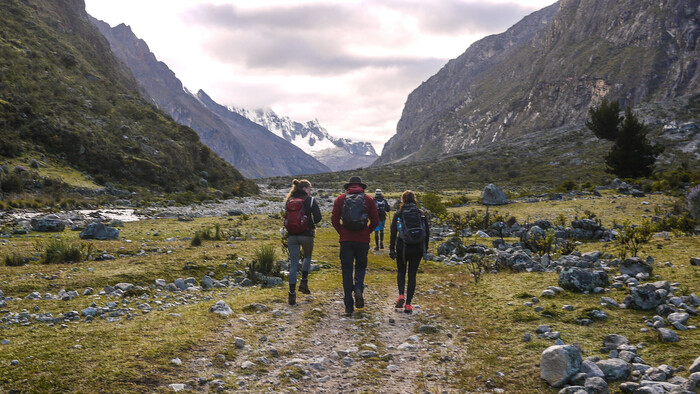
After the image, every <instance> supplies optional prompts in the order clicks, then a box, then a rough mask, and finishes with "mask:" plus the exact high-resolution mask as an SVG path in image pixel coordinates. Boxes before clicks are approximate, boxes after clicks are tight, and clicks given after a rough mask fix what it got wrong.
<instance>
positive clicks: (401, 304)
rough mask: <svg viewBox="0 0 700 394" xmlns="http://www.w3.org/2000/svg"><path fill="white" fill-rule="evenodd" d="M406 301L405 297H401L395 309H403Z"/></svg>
mask: <svg viewBox="0 0 700 394" xmlns="http://www.w3.org/2000/svg"><path fill="white" fill-rule="evenodd" d="M404 301H406V299H405V298H404V296H402V295H400V296H399V299H398V300H396V304H395V305H394V308H403V303H404Z"/></svg>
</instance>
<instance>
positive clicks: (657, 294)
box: [624, 283, 668, 310]
mask: <svg viewBox="0 0 700 394" xmlns="http://www.w3.org/2000/svg"><path fill="white" fill-rule="evenodd" d="M667 294H668V292H667V291H666V290H664V289H659V288H657V286H656V285H655V283H646V284H643V285H639V286H636V287H633V288H631V289H630V294H629V295H628V296H627V297H625V302H624V303H625V304H626V305H627V306H628V307H630V308H633V309H640V310H649V309H654V308H656V307H657V306H659V305H661V304H663V303H664V300H665V299H666V295H667Z"/></svg>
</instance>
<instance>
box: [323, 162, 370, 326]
mask: <svg viewBox="0 0 700 394" xmlns="http://www.w3.org/2000/svg"><path fill="white" fill-rule="evenodd" d="M343 189H345V193H343V194H341V195H339V196H338V197H337V198H336V199H335V203H333V214H332V216H331V223H333V227H334V228H335V231H337V232H338V234H339V235H340V239H339V242H340V268H341V270H342V272H343V292H344V297H343V301H344V303H345V315H346V316H350V315H352V313H353V311H354V307H357V308H364V306H365V299H364V296H363V291H364V289H365V270H366V269H367V254H368V253H369V243H370V234H371V233H372V231H373V230H374V229H375V228H376V227H377V226H378V225H379V215H378V214H377V205H376V204H375V203H374V199H373V198H372V197H371V196H368V195H366V194H365V189H367V185H365V184H364V183H362V180H361V179H360V177H359V176H353V177H350V181H348V183H346V184H345V185H344V186H343ZM353 263H354V277H353ZM353 293H354V294H355V302H354V306H353V298H352V297H353Z"/></svg>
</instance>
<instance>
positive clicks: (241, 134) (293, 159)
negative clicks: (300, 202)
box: [91, 18, 329, 178]
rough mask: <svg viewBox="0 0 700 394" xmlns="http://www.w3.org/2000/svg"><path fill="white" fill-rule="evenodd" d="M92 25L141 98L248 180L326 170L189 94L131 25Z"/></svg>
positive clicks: (279, 140)
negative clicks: (135, 83)
mask: <svg viewBox="0 0 700 394" xmlns="http://www.w3.org/2000/svg"><path fill="white" fill-rule="evenodd" d="M91 20H92V22H93V23H94V24H95V25H96V26H97V27H98V28H99V29H100V31H101V32H102V34H103V35H104V36H105V37H106V38H107V40H108V41H109V43H110V46H111V48H112V51H113V52H114V54H115V55H116V56H117V57H118V58H120V59H121V60H122V61H124V62H125V63H126V64H127V66H128V67H129V69H131V71H132V72H133V73H134V76H135V77H136V79H137V80H138V82H139V83H140V84H141V86H142V90H143V93H144V94H145V95H147V96H148V97H150V98H151V99H152V100H153V101H154V103H155V104H156V105H157V106H158V107H159V108H161V109H162V110H163V111H165V112H167V113H168V114H170V116H172V117H173V119H175V121H177V122H178V123H181V124H184V125H186V126H189V127H192V128H193V129H194V130H195V131H196V132H197V133H198V134H199V136H200V138H201V139H202V142H203V143H204V144H206V145H207V146H209V147H210V148H211V149H212V150H213V151H214V152H216V153H217V154H218V155H219V156H221V157H222V158H223V159H224V160H226V161H228V162H229V163H231V164H233V165H234V166H235V167H236V168H238V169H239V170H240V171H241V172H242V173H243V174H245V175H246V176H249V177H253V178H258V177H266V176H274V175H294V174H308V173H317V172H325V171H329V168H328V167H326V166H325V165H323V164H321V163H320V162H319V161H317V160H316V159H314V158H313V157H311V156H309V155H307V154H306V153H304V151H302V150H301V149H299V148H297V147H296V146H294V145H293V144H291V143H289V142H287V141H285V140H284V139H283V138H280V137H278V136H276V135H275V134H273V133H271V132H270V131H269V130H267V129H265V128H264V127H262V126H260V125H258V124H256V123H254V122H251V121H250V120H248V119H246V118H245V117H243V116H241V115H239V114H237V113H229V111H226V110H225V108H223V107H221V106H220V105H219V104H217V103H215V102H214V101H213V100H211V98H209V96H207V95H206V93H204V92H202V91H200V92H198V93H197V94H196V95H195V94H192V93H190V92H189V91H187V89H185V88H184V87H183V86H182V82H180V80H179V79H178V78H177V77H176V76H175V73H173V71H172V70H170V68H168V66H167V65H166V64H165V63H163V62H160V61H158V60H157V59H156V57H155V55H154V54H153V53H152V52H151V51H150V49H149V48H148V45H147V44H146V42H144V41H143V40H141V39H139V38H138V37H136V35H134V33H133V32H132V31H131V28H130V27H129V26H126V25H124V24H120V25H118V26H115V27H114V28H111V27H110V26H109V25H108V24H106V23H104V22H102V21H98V20H96V19H94V18H92V19H91ZM200 99H201V100H200ZM222 108H223V110H221V109H222Z"/></svg>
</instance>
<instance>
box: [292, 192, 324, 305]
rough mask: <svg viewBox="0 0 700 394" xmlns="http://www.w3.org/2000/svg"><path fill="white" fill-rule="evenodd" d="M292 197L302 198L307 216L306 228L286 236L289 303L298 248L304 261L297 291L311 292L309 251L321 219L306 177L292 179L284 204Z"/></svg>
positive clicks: (297, 261)
mask: <svg viewBox="0 0 700 394" xmlns="http://www.w3.org/2000/svg"><path fill="white" fill-rule="evenodd" d="M292 198H301V199H303V200H304V212H305V213H306V215H307V216H308V217H309V219H310V220H309V222H308V229H307V230H306V231H304V232H303V233H301V234H295V235H292V234H290V235H289V236H288V237H287V245H288V248H289V298H288V302H289V305H294V304H296V298H297V295H296V289H295V288H296V284H297V271H298V269H299V250H300V249H302V250H303V251H304V263H303V264H302V266H301V283H300V284H299V291H300V292H302V293H304V294H311V291H310V290H309V271H310V270H311V253H312V252H313V250H314V237H315V235H316V224H317V223H318V222H320V221H321V208H320V207H319V205H318V201H316V200H314V198H313V197H311V182H309V181H307V180H306V179H302V180H297V179H295V180H294V181H292V189H291V190H290V191H289V194H287V198H286V199H285V200H284V201H285V204H286V203H287V201H289V200H290V199H292Z"/></svg>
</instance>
